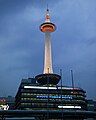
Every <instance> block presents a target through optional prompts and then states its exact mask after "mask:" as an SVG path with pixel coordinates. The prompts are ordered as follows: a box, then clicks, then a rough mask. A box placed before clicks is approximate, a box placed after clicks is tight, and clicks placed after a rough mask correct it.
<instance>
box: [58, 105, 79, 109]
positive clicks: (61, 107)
mask: <svg viewBox="0 0 96 120" xmlns="http://www.w3.org/2000/svg"><path fill="white" fill-rule="evenodd" d="M58 108H71V109H72V108H78V109H81V106H58Z"/></svg>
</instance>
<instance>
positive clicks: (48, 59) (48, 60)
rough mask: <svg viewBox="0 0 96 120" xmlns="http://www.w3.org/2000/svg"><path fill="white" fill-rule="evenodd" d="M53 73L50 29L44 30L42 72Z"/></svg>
mask: <svg viewBox="0 0 96 120" xmlns="http://www.w3.org/2000/svg"><path fill="white" fill-rule="evenodd" d="M47 73H53V69H52V51H51V39H50V31H48V30H47V31H46V32H45V56H44V74H47Z"/></svg>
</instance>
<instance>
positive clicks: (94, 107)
mask: <svg viewBox="0 0 96 120" xmlns="http://www.w3.org/2000/svg"><path fill="white" fill-rule="evenodd" d="M87 110H88V111H96V101H93V100H87Z"/></svg>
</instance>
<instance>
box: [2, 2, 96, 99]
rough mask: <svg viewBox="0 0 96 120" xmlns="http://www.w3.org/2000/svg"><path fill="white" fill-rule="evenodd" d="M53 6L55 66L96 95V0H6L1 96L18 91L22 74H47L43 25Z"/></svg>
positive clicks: (65, 80) (67, 79)
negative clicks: (41, 26) (47, 12)
mask: <svg viewBox="0 0 96 120" xmlns="http://www.w3.org/2000/svg"><path fill="white" fill-rule="evenodd" d="M47 4H48V5H49V10H50V16H51V22H53V23H55V25H56V27H57V29H56V31H55V32H54V33H52V35H51V41H52V54H53V69H54V73H59V71H60V69H62V73H63V75H62V77H63V85H65V86H71V75H70V70H71V69H72V70H73V73H74V82H75V86H77V87H81V88H83V89H84V90H86V92H87V93H86V95H87V98H88V99H94V100H96V93H95V91H96V0H0V96H7V95H13V96H15V94H16V92H17V89H18V87H19V84H20V82H21V79H22V78H28V77H35V76H36V75H37V74H41V73H43V61H44V60H43V58H44V43H45V36H44V33H42V32H41V31H40V30H39V26H40V24H42V23H43V22H44V20H45V13H46V6H47Z"/></svg>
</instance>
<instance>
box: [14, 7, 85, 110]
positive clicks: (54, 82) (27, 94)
mask: <svg viewBox="0 0 96 120" xmlns="http://www.w3.org/2000/svg"><path fill="white" fill-rule="evenodd" d="M55 29H56V26H55V24H53V23H52V22H50V16H49V9H48V8H47V11H46V19H45V22H44V23H42V24H41V25H40V30H41V31H42V32H44V33H45V57H44V72H43V74H39V75H37V76H36V77H35V78H28V79H23V80H22V81H21V84H20V87H19V89H18V91H17V94H16V97H15V109H21V110H37V109H40V110H46V109H50V110H51V109H52V110H60V109H66V110H72V109H76V110H86V109H87V104H86V100H85V97H86V95H85V93H86V92H85V91H84V90H83V89H81V88H75V87H65V86H62V85H61V86H58V83H59V81H60V79H61V76H60V75H58V74H55V73H53V68H52V53H51V38H50V34H51V32H54V31H55Z"/></svg>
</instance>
